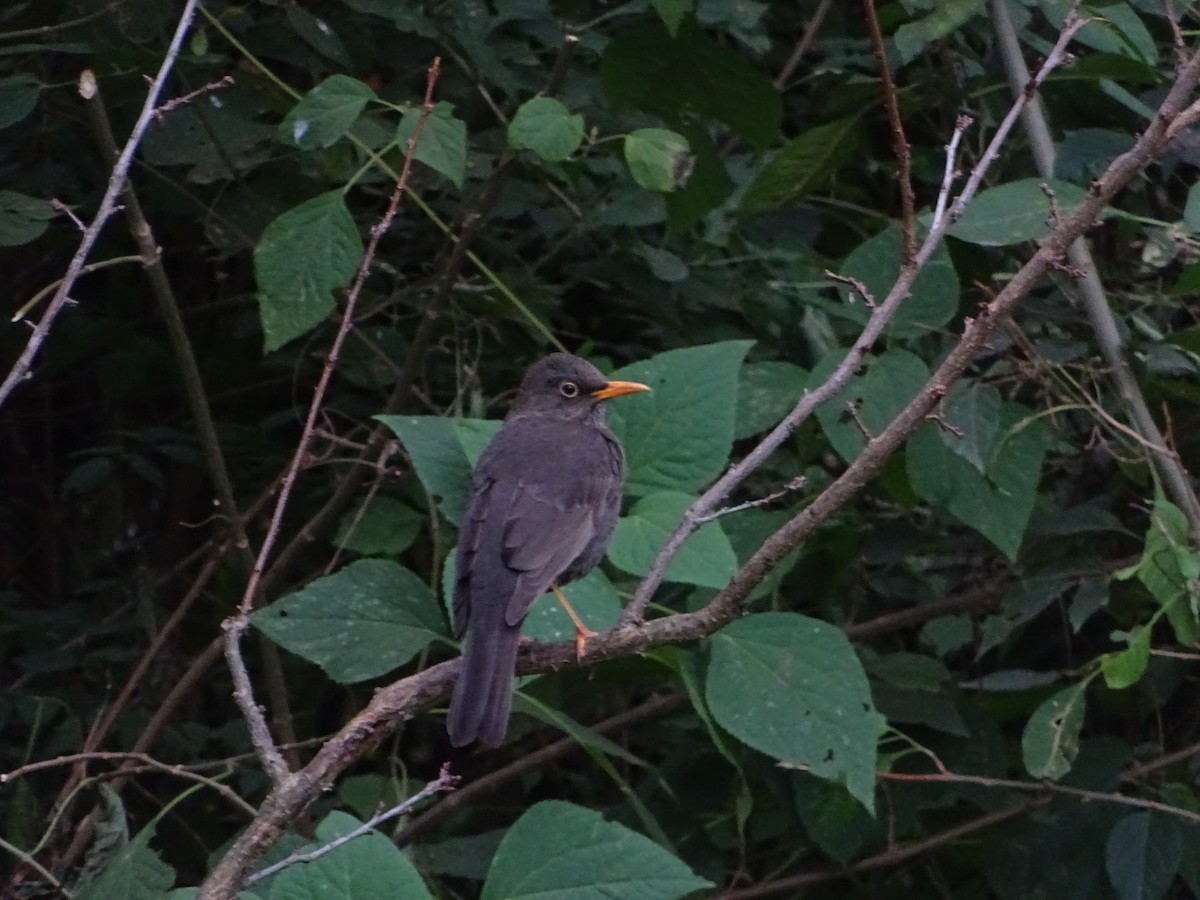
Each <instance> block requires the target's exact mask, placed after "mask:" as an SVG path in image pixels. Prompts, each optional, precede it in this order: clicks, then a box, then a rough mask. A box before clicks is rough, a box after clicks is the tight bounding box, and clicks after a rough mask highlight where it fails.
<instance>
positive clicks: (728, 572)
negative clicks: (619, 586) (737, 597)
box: [608, 492, 737, 588]
mask: <svg viewBox="0 0 1200 900" xmlns="http://www.w3.org/2000/svg"><path fill="white" fill-rule="evenodd" d="M693 500H695V498H694V497H689V496H688V495H687V494H678V493H673V492H663V493H659V494H650V495H649V496H646V497H643V498H642V499H641V500H639V501H638V502H637V503H636V504H634V506H633V509H631V510H630V511H629V514H628V515H626V516H623V517H622V518H621V520H620V521H619V522H617V531H616V533H615V534H614V535H613V540H612V544H611V545H610V546H609V548H608V559H609V562H611V563H612V564H613V565H614V566H616V567H617V568H618V569H621V570H622V571H624V572H629V573H630V574H631V575H645V574H646V572H648V571H649V570H650V566H651V564H652V563H653V562H654V557H655V556H657V555H658V551H659V550H661V549H662V546H663V544H665V543H666V542H667V538H668V537H669V536H670V534H671V532H672V531H674V530H675V526H676V525H678V524H679V521H680V519H682V518H683V513H684V510H686V509H687V508H688V507H689V506H690V505H691V504H692V502H693ZM736 571H737V557H736V556H734V554H733V548H732V547H730V546H729V538H727V537H725V532H723V531H722V530H721V526H720V524H719V523H717V522H708V523H706V524H704V525H701V526H700V527H699V528H698V529H696V531H695V532H694V533H693V534H692V535H691V536H690V537H689V538H688V539H687V541H685V542H684V544H683V546H682V547H680V548H679V552H678V553H677V554H676V555H675V558H674V559H673V560H672V561H671V565H670V566H668V567H667V576H666V577H667V580H668V581H679V582H683V583H685V584H698V585H701V586H702V587H711V588H722V587H725V585H726V584H728V583H729V579H730V578H732V577H733V573H734V572H736Z"/></svg>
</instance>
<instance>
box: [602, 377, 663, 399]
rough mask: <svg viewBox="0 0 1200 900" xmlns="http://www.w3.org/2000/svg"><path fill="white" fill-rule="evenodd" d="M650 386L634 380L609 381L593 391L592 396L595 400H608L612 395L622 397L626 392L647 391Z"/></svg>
mask: <svg viewBox="0 0 1200 900" xmlns="http://www.w3.org/2000/svg"><path fill="white" fill-rule="evenodd" d="M648 390H650V388H649V387H648V386H647V385H644V384H638V383H637V382H636V381H610V382H609V383H608V384H606V385H605V386H604V387H602V388H600V390H598V391H593V392H592V396H593V397H595V398H596V399H597V400H609V399H611V398H612V397H623V396H625V395H626V394H636V393H638V392H639V391H648Z"/></svg>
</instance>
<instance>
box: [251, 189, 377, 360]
mask: <svg viewBox="0 0 1200 900" xmlns="http://www.w3.org/2000/svg"><path fill="white" fill-rule="evenodd" d="M362 255H363V243H362V237H361V236H360V235H359V233H358V229H357V228H355V226H354V220H353V219H352V218H351V217H350V210H348V209H347V208H346V201H345V199H344V198H343V196H342V192H341V191H330V192H329V193H327V194H322V195H321V196H319V197H314V198H313V199H311V200H306V201H305V202H304V203H301V204H300V205H299V206H297V207H294V208H292V209H289V210H288V211H287V212H285V213H284V214H283V215H281V216H279V218H277V219H275V221H273V222H272V223H271V224H270V225H268V226H267V227H266V230H264V231H263V234H262V237H261V238H260V239H259V242H258V246H257V247H255V248H254V275H255V278H256V279H257V280H258V290H259V294H258V300H259V307H260V309H259V314H260V315H261V317H262V326H263V338H264V349H265V350H266V351H268V352H269V351H271V350H276V349H278V348H279V347H282V346H283V345H284V344H286V343H287V342H288V341H290V340H292V339H293V338H297V337H299V336H300V335H302V334H305V333H306V332H308V331H309V330H311V329H312V328H314V327H316V326H317V325H319V324H320V323H321V322H322V321H323V320H324V319H325V317H326V316H328V315H329V313H330V312H332V311H333V309H334V302H333V298H332V297H331V296H330V292H331V291H334V290H337V289H338V288H343V287H346V286H347V285H348V284H349V283H350V280H351V279H352V278H353V277H354V274H355V272H357V271H358V265H359V262H360V261H361V260H362Z"/></svg>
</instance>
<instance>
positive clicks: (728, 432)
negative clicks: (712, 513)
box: [608, 341, 752, 495]
mask: <svg viewBox="0 0 1200 900" xmlns="http://www.w3.org/2000/svg"><path fill="white" fill-rule="evenodd" d="M751 343H752V342H751V341H724V342H722V343H719V344H704V345H701V346H699V347H686V348H683V349H681V350H668V351H667V352H666V353H660V354H658V355H657V356H655V357H652V358H651V359H648V360H645V361H643V362H639V363H635V364H634V365H631V366H626V367H625V368H623V369H618V370H617V371H616V372H613V373H612V377H613V378H616V379H621V380H625V381H640V382H642V383H643V384H647V385H649V386H650V387H651V388H652V391H651V392H650V393H646V394H639V395H638V396H637V397H636V398H635V399H631V400H629V401H626V402H615V403H612V404H610V405H609V408H608V419H609V422H610V423H611V425H612V428H613V431H615V432H616V433H617V436H618V437H619V438H620V439H621V442H622V443H623V444H624V446H625V457H626V461H627V464H628V471H627V474H626V478H625V486H626V490H627V491H628V492H629V493H631V494H635V495H641V494H650V493H654V492H656V491H664V490H665V491H685V492H686V491H695V490H698V489H699V488H702V487H704V486H705V485H707V484H708V483H709V482H710V481H712V480H713V479H714V478H716V477H717V476H718V475H719V474H721V471H722V470H723V469H724V468H725V462H726V460H727V459H728V458H729V451H730V449H731V448H732V446H733V426H734V421H735V418H736V409H737V384H738V370H739V369H740V368H741V365H742V358H743V357H744V356H745V355H746V351H748V350H749V349H750V346H751Z"/></svg>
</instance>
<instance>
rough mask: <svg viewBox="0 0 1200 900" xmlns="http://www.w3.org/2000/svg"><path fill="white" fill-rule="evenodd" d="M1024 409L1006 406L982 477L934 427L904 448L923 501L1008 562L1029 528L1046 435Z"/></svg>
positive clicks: (912, 480) (910, 475)
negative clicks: (967, 528) (972, 531)
mask: <svg viewBox="0 0 1200 900" xmlns="http://www.w3.org/2000/svg"><path fill="white" fill-rule="evenodd" d="M1031 416H1032V413H1031V411H1030V410H1029V409H1027V408H1026V407H1024V406H1021V405H1020V404H1016V403H1005V404H1004V405H1003V407H1001V410H1000V418H999V427H998V433H999V435H1000V438H999V440H998V441H997V444H996V449H995V451H994V453H993V455H992V458H991V459H990V460H989V461H988V466H987V472H986V474H980V473H979V472H978V471H976V470H975V468H974V467H973V466H972V465H971V464H970V463H969V462H967V461H966V460H965V459H964V458H963V457H961V456H959V455H958V454H956V453H954V452H952V451H951V450H950V448H949V447H947V446H946V444H945V443H944V442H943V440H942V437H941V435H940V434H939V433H938V425H937V424H935V423H932V422H931V423H928V424H926V425H923V426H922V427H921V428H920V429H919V430H918V431H917V433H916V434H915V435H913V437H912V439H911V440H910V441H909V443H908V447H907V449H906V451H905V464H906V467H907V470H908V478H909V482H910V483H911V485H912V488H913V490H914V491H916V492H917V494H918V495H920V496H921V497H922V498H923V499H924V500H926V501H928V502H930V503H935V504H938V505H941V506H944V507H946V509H948V510H949V511H950V512H951V513H952V514H953V515H954V516H955V517H956V518H957V519H958V520H959V521H960V522H962V523H963V524H964V525H968V526H970V527H971V528H974V529H975V530H976V531H978V532H980V533H981V534H982V535H983V536H984V537H986V538H987V539H988V540H989V541H991V542H992V543H993V544H995V545H996V546H997V547H998V548H1000V550H1001V551H1003V553H1004V554H1005V555H1006V556H1008V558H1009V559H1015V558H1016V555H1017V550H1018V549H1020V546H1021V540H1022V538H1023V537H1024V534H1025V527H1026V526H1027V525H1028V524H1029V516H1030V513H1032V512H1033V502H1034V500H1035V499H1036V497H1037V486H1038V481H1039V480H1040V478H1041V473H1042V457H1043V456H1044V455H1045V453H1046V449H1047V447H1048V446H1049V443H1050V434H1049V432H1048V431H1047V429H1046V427H1045V425H1044V424H1043V423H1042V421H1041V420H1040V419H1035V418H1031Z"/></svg>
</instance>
